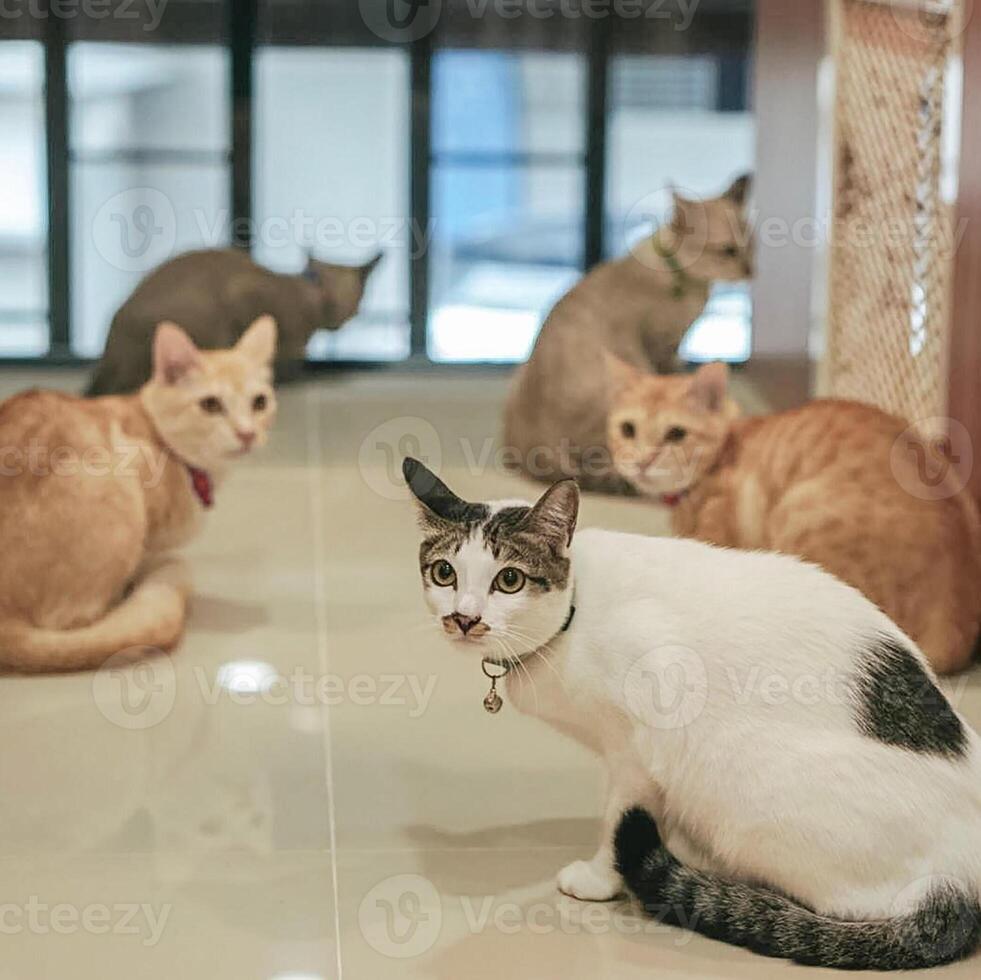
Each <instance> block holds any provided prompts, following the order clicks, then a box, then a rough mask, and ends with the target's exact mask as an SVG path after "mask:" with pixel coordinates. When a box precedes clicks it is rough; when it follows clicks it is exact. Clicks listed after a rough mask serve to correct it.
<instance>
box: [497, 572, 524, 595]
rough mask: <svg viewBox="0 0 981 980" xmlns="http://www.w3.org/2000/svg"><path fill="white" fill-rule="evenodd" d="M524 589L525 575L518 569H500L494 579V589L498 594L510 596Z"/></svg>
mask: <svg viewBox="0 0 981 980" xmlns="http://www.w3.org/2000/svg"><path fill="white" fill-rule="evenodd" d="M524 587H525V573H524V572H523V571H521V569H520V568H511V567H510V566H509V567H508V568H502V569H501V570H500V571H499V572H498V573H497V578H495V579H494V588H495V589H497V591H498V592H506V593H507V594H508V595H512V594H513V593H515V592H520V591H521V590H522V589H523V588H524Z"/></svg>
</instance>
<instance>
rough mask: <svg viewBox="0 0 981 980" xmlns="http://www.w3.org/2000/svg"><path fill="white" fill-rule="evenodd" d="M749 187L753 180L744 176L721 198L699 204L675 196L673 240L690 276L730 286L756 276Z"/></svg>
mask: <svg viewBox="0 0 981 980" xmlns="http://www.w3.org/2000/svg"><path fill="white" fill-rule="evenodd" d="M749 187H750V178H749V177H748V176H743V177H740V178H739V179H738V180H736V181H735V182H734V183H733V184H732V186H731V187H730V188H729V189H728V190H727V191H726V192H725V193H724V194H722V195H721V196H720V197H715V198H709V199H707V200H701V201H696V200H690V199H688V198H685V197H682V196H681V195H679V194H675V195H674V212H673V216H672V219H671V225H670V238H671V243H672V248H673V250H674V253H675V257H676V259H677V261H678V264H679V265H680V266H681V268H682V269H684V270H685V272H687V273H688V274H689V275H692V276H696V277H697V278H699V279H706V280H710V281H727V282H734V281H739V280H742V279H749V278H750V277H751V276H752V274H753V254H752V233H751V230H750V228H749V225H748V222H747V214H746V201H747V197H748V195H749Z"/></svg>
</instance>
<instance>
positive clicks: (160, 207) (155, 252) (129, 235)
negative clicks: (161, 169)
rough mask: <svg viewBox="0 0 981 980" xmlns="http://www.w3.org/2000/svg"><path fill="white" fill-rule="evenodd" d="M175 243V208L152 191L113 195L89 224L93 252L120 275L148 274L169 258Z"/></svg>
mask: <svg viewBox="0 0 981 980" xmlns="http://www.w3.org/2000/svg"><path fill="white" fill-rule="evenodd" d="M176 241H177V214H176V212H175V211H174V205H173V204H172V203H171V201H170V198H168V197H167V195H166V194H164V193H163V192H161V191H159V190H157V189H156V188H153V187H131V188H129V189H128V190H125V191H120V192H119V193H118V194H114V195H113V196H112V197H110V198H109V200H108V201H106V202H105V203H104V204H103V205H102V207H100V208H99V210H98V211H97V212H96V214H95V218H94V220H93V222H92V242H93V244H94V245H95V250H96V251H97V252H98V253H99V255H101V256H102V258H103V259H105V261H106V262H108V263H109V265H111V266H113V267H114V268H116V269H120V270H121V271H123V272H148V271H149V270H150V269H152V268H154V267H155V266H157V265H159V264H160V263H161V262H164V261H166V260H167V259H168V258H170V256H171V255H172V254H173V251H174V245H175V243H176Z"/></svg>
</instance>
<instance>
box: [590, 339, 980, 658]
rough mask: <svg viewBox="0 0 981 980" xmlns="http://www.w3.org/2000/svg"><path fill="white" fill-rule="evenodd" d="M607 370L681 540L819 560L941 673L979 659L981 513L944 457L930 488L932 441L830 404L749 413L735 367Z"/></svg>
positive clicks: (633, 463) (863, 409)
mask: <svg viewBox="0 0 981 980" xmlns="http://www.w3.org/2000/svg"><path fill="white" fill-rule="evenodd" d="M608 368H609V371H610V378H611V389H612V390H611V393H610V396H609V397H610V410H609V421H608V434H607V437H608V440H609V444H610V449H611V452H612V454H613V464H614V466H615V467H616V469H617V472H618V473H619V474H620V475H621V476H623V477H624V479H626V480H628V481H629V482H630V484H631V485H632V486H633V487H635V488H636V489H637V491H638V492H640V493H643V494H647V495H650V496H653V497H654V498H655V499H659V500H661V501H662V502H664V503H666V504H668V505H669V506H670V507H671V516H672V524H673V529H674V532H675V534H679V535H684V536H685V537H693V538H698V539H699V540H701V541H708V542H709V543H710V544H718V545H725V546H728V547H732V548H762V549H765V550H767V551H782V552H785V553H786V554H790V555H797V556H798V557H800V558H805V559H807V560H808V561H813V562H816V563H817V564H819V565H820V566H821V567H822V568H824V569H826V570H827V571H829V572H831V573H832V574H833V575H837V576H838V577H839V578H841V579H843V580H844V581H846V582H847V583H848V584H849V585H854V586H855V588H857V589H859V590H860V591H861V592H863V593H864V594H865V595H866V596H868V598H870V599H871V600H872V601H873V602H874V603H876V605H878V606H879V607H880V608H881V609H882V610H884V611H885V612H886V614H887V615H889V616H890V617H891V618H892V619H893V620H894V621H895V622H896V623H897V624H898V625H899V626H900V627H901V628H902V629H903V630H904V631H905V632H906V633H908V634H909V635H910V636H911V637H912V638H913V639H914V640H915V641H916V642H917V644H918V645H919V646H920V648H921V649H922V650H923V652H924V653H925V654H926V655H927V658H928V659H929V661H930V663H931V664H932V665H933V668H934V669H935V670H937V671H938V672H940V673H944V674H946V673H951V672H952V671H957V670H961V669H963V668H964V667H966V666H967V665H968V663H969V662H970V660H971V656H972V654H973V652H974V649H975V645H976V643H977V638H978V624H979V622H981V526H979V519H978V511H977V507H976V506H975V504H974V501H973V500H972V499H971V497H970V496H969V495H968V494H967V493H966V492H964V491H963V490H961V489H960V488H959V486H958V485H957V484H956V482H955V478H956V473H955V471H954V469H953V467H950V466H948V465H947V464H946V462H945V461H944V460H939V461H938V462H939V464H940V465H938V467H937V478H936V480H935V481H934V483H935V484H936V485H935V486H932V487H927V486H926V484H925V483H924V478H923V475H922V474H921V473H920V467H921V466H922V465H923V461H924V460H925V459H929V458H930V457H929V453H930V452H931V448H932V447H931V446H930V445H928V444H926V443H925V442H924V440H922V439H920V438H919V437H917V436H915V435H914V434H913V433H912V432H911V430H910V429H909V427H908V426H907V425H906V423H905V422H903V421H902V420H901V419H898V418H895V417H894V416H892V415H887V414H886V413H885V412H882V411H880V410H879V409H877V408H874V407H873V406H871V405H863V404H859V403H858V402H847V401H838V400H831V399H821V400H818V401H813V402H809V403H808V404H806V405H802V406H801V407H800V408H795V409H791V410H790V411H786V412H778V413H776V414H773V415H762V416H756V417H753V418H746V419H742V418H739V417H738V415H739V412H738V409H737V407H736V404H735V402H733V400H732V399H731V398H730V397H729V395H728V390H727V388H728V385H727V378H728V371H727V368H726V366H725V365H724V364H706V365H704V366H703V367H701V368H699V370H698V371H696V372H695V373H694V374H691V375H685V374H679V375H667V376H664V377H660V376H657V375H651V374H648V373H646V372H643V371H638V370H637V369H636V368H634V367H632V366H631V365H629V364H625V363H623V362H622V361H618V360H617V359H616V358H614V357H612V355H608ZM917 490H918V491H921V492H919V493H917V492H911V491H917ZM925 490H929V492H922V491H925Z"/></svg>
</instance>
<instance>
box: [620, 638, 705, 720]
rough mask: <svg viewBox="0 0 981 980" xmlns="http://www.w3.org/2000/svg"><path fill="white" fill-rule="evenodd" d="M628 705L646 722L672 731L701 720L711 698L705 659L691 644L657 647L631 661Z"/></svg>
mask: <svg viewBox="0 0 981 980" xmlns="http://www.w3.org/2000/svg"><path fill="white" fill-rule="evenodd" d="M623 694H624V700H625V701H626V704H627V708H628V709H629V710H630V712H631V714H633V715H634V717H635V718H636V719H637V720H638V721H640V722H641V723H642V724H644V725H646V726H648V727H651V728H656V729H659V730H661V731H670V730H674V729H678V728H685V727H686V726H688V725H690V724H692V723H693V722H695V721H697V720H698V718H699V717H700V716H701V714H702V711H704V710H705V705H706V703H707V701H708V673H707V671H706V669H705V662H704V660H702V658H701V657H700V656H699V655H698V654H697V653H696V652H695V651H694V650H693V649H691V647H687V646H683V645H681V644H674V643H672V644H665V645H663V646H657V647H653V648H652V649H650V650H648V651H646V652H645V653H643V654H642V655H641V656H639V657H637V658H636V659H635V660H633V661H632V662H631V664H630V667H629V668H628V669H627V672H626V674H625V675H624V679H623Z"/></svg>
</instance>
